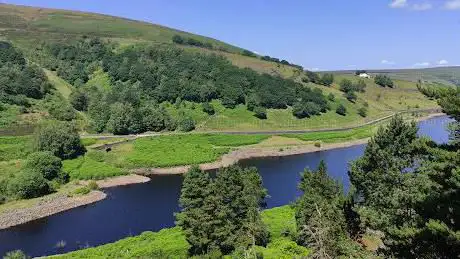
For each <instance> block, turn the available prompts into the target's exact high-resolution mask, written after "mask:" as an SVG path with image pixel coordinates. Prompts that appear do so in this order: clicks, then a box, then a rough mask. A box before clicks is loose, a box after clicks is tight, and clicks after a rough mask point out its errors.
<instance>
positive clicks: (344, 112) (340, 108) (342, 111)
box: [335, 104, 347, 116]
mask: <svg viewBox="0 0 460 259" xmlns="http://www.w3.org/2000/svg"><path fill="white" fill-rule="evenodd" d="M335 112H336V113H337V114H340V115H342V116H345V115H347V108H345V106H343V104H340V105H339V106H338V107H337V109H336V110H335Z"/></svg>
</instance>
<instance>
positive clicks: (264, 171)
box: [0, 117, 450, 256]
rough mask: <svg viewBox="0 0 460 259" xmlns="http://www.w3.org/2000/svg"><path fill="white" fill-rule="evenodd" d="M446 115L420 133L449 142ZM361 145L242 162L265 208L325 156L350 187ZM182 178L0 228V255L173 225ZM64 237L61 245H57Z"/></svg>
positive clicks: (45, 251) (283, 199)
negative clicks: (263, 192) (257, 177)
mask: <svg viewBox="0 0 460 259" xmlns="http://www.w3.org/2000/svg"><path fill="white" fill-rule="evenodd" d="M449 121H450V120H449V119H448V118H447V117H438V118H434V119H431V120H428V121H425V122H422V123H420V124H419V126H420V131H419V134H421V135H428V136H431V137H432V138H433V139H434V140H435V141H436V142H438V143H442V142H447V141H448V132H447V131H446V130H445V126H446V125H447V123H448V122H449ZM364 148H365V145H360V146H354V147H350V148H343V149H336V150H330V151H321V152H316V153H309V154H304V155H296V156H290V157H280V158H261V159H250V160H247V161H242V162H240V164H241V165H242V166H255V167H257V168H258V169H259V171H260V174H261V176H262V179H263V183H264V186H265V188H267V190H268V192H269V194H270V196H271V197H270V198H268V199H267V206H268V207H269V208H272V207H277V206H282V205H286V204H289V203H291V202H293V201H294V200H295V199H296V197H297V196H298V195H299V192H298V190H297V184H298V181H299V179H300V173H301V172H302V171H303V170H304V168H306V167H309V168H311V169H314V168H316V167H317V165H318V163H319V161H321V160H325V161H326V163H327V166H328V169H329V173H330V175H331V176H332V177H334V178H335V179H337V180H339V181H340V182H342V184H343V185H344V188H345V190H346V189H348V187H349V184H350V183H349V179H348V174H347V168H348V164H349V163H350V162H351V161H353V160H355V159H357V158H358V157H360V156H361V155H362V154H363V152H364ZM181 184H182V177H181V176H155V177H154V178H153V179H152V181H151V182H149V183H145V184H136V185H131V186H124V187H116V188H111V189H108V190H107V191H106V192H107V193H108V198H107V199H105V200H103V201H100V202H98V203H95V204H91V205H87V206H84V207H79V208H76V209H73V210H70V211H66V212H63V213H60V214H57V215H53V216H50V217H48V218H45V219H41V220H37V221H34V222H31V223H27V224H24V225H21V226H17V227H13V228H10V229H8V230H3V231H0V256H1V255H3V254H5V253H6V252H7V251H11V250H16V249H21V250H23V251H25V252H26V253H27V254H28V255H31V256H42V255H50V254H56V253H63V252H68V251H73V250H77V249H81V248H84V247H88V246H97V245H101V244H105V243H109V242H114V241H116V240H119V239H122V238H124V237H127V236H131V235H138V234H140V233H142V232H144V231H158V230H160V229H162V228H165V227H172V226H174V212H177V211H178V210H179V207H178V198H179V195H180V188H181ZM59 241H65V244H66V245H65V246H64V247H63V248H57V247H56V244H57V243H58V242H59Z"/></svg>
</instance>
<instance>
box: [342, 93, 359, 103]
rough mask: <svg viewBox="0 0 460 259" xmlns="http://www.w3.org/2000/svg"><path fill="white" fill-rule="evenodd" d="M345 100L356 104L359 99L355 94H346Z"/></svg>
mask: <svg viewBox="0 0 460 259" xmlns="http://www.w3.org/2000/svg"><path fill="white" fill-rule="evenodd" d="M344 96H345V98H347V100H348V101H350V102H352V103H354V102H356V99H357V98H358V96H357V95H356V94H355V92H346V93H345V94H344Z"/></svg>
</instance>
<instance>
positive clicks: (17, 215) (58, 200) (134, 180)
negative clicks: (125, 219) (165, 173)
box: [0, 175, 150, 230]
mask: <svg viewBox="0 0 460 259" xmlns="http://www.w3.org/2000/svg"><path fill="white" fill-rule="evenodd" d="M149 181H150V178H148V177H145V176H141V175H124V176H118V177H113V178H110V179H105V180H99V181H97V184H98V186H99V187H100V188H102V189H104V188H110V187H115V186H124V185H130V184H139V183H146V182H149ZM86 184H87V182H86V181H80V183H79V185H81V186H84V185H86ZM106 197H107V194H105V193H104V192H103V191H91V192H90V193H88V194H86V195H83V196H73V197H69V195H67V194H66V193H56V194H52V195H48V196H44V197H41V198H37V200H38V201H37V202H36V204H34V205H33V206H30V207H26V208H15V209H10V210H6V211H5V212H2V213H0V230H3V229H7V228H10V227H13V226H17V225H21V224H24V223H27V222H31V221H34V220H38V219H41V218H45V217H48V216H51V215H54V214H57V213H60V212H64V211H67V210H70V209H74V208H77V207H81V206H85V205H89V204H92V203H95V202H98V201H101V200H103V199H105V198H106Z"/></svg>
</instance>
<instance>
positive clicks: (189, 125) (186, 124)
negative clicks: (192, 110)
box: [179, 117, 195, 132]
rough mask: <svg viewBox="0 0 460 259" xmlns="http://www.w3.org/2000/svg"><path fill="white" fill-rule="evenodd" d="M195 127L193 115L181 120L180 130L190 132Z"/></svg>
mask: <svg viewBox="0 0 460 259" xmlns="http://www.w3.org/2000/svg"><path fill="white" fill-rule="evenodd" d="M194 129H195V121H194V120H193V119H192V118H191V117H185V118H183V119H181V120H180V121H179V130H180V131H184V132H189V131H192V130H194Z"/></svg>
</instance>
